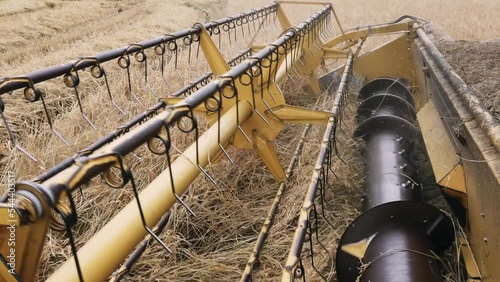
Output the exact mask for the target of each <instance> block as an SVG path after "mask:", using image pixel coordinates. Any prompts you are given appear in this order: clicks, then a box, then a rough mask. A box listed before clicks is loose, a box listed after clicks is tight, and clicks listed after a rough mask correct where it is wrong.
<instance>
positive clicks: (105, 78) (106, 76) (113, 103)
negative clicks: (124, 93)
mask: <svg viewBox="0 0 500 282" xmlns="http://www.w3.org/2000/svg"><path fill="white" fill-rule="evenodd" d="M103 72H104V73H103V76H104V82H105V84H106V89H107V90H108V96H109V100H110V101H111V104H112V105H113V106H115V108H116V109H117V110H118V111H119V112H120V113H121V114H122V116H126V115H127V114H126V113H125V112H124V111H123V110H122V109H121V108H120V107H119V106H118V105H117V104H116V103H115V100H114V99H113V95H112V94H111V88H110V87H109V82H108V75H107V74H106V72H105V71H104V69H103Z"/></svg>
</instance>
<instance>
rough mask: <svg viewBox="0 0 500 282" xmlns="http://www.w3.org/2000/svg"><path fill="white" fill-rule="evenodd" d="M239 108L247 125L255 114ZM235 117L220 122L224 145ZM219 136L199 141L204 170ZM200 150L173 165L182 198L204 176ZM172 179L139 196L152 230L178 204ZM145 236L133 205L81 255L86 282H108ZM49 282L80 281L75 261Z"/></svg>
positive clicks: (163, 177) (164, 176) (243, 105)
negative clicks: (201, 173)
mask: <svg viewBox="0 0 500 282" xmlns="http://www.w3.org/2000/svg"><path fill="white" fill-rule="evenodd" d="M238 106H239V113H238V114H239V119H240V122H244V121H245V120H246V119H248V117H249V116H250V115H251V114H252V107H251V105H250V104H248V103H247V102H245V101H242V102H239V103H238ZM235 116H236V106H233V107H232V108H231V109H230V110H229V111H228V112H227V114H225V115H224V116H223V117H222V118H221V119H220V121H219V122H220V125H221V128H222V129H223V130H221V133H220V138H221V142H222V143H226V142H228V141H229V139H230V138H231V136H232V135H233V134H234V132H235V131H236V130H237V125H236V123H235V122H234V119H235ZM217 134H218V132H217V126H216V125H215V126H212V127H211V128H210V129H209V130H207V131H206V133H205V134H203V135H202V136H201V137H200V139H199V143H200V144H204V146H199V148H198V152H199V164H200V166H201V167H205V166H206V165H207V164H208V155H215V154H216V152H218V151H219V150H220V148H219V146H218V142H217ZM196 147H197V146H196V144H193V145H191V146H190V147H189V148H188V149H187V150H186V151H185V152H184V153H183V154H182V155H181V157H179V158H177V159H176V160H175V161H174V162H173V163H172V165H171V169H172V173H173V174H174V175H175V176H176V177H174V178H173V181H174V185H175V190H176V193H177V194H178V195H182V194H183V193H184V192H185V191H186V189H187V188H188V187H189V185H190V184H191V182H192V181H193V180H194V179H195V178H196V177H197V176H198V175H199V174H200V169H199V168H198V167H197V166H196V150H197V148H196ZM170 177H171V175H170V173H169V170H168V169H167V170H165V171H163V172H162V173H161V174H160V175H159V176H158V177H157V178H156V179H155V180H153V181H152V182H151V183H150V184H149V185H148V186H147V187H146V188H144V189H143V190H142V191H141V193H140V194H139V199H140V201H141V204H142V209H143V212H144V217H145V219H146V222H147V223H148V226H149V227H150V228H153V226H154V225H155V224H156V223H157V222H158V221H159V220H160V218H161V216H162V215H163V214H165V212H167V211H168V210H169V209H170V208H171V207H172V206H173V205H174V204H175V202H176V198H175V197H174V195H173V193H172V187H171V185H170ZM158 195H161V197H159V196H158ZM123 234H127V236H123ZM145 235H146V230H145V229H144V227H143V225H142V221H141V218H140V214H139V210H138V207H137V203H136V202H135V201H132V202H131V203H129V204H128V205H127V206H125V207H124V208H123V209H122V210H121V211H120V212H119V213H118V214H117V215H116V216H115V217H114V218H113V219H112V220H111V221H110V222H109V223H108V224H106V225H105V226H104V227H103V228H102V229H101V230H100V231H99V232H98V233H96V234H95V235H94V236H93V237H92V239H90V240H89V241H88V242H87V244H85V246H83V247H82V248H81V249H80V250H79V251H78V259H79V261H80V265H81V267H82V272H83V277H84V280H85V281H104V280H106V279H107V278H108V277H109V275H110V274H111V273H112V272H113V271H114V270H115V269H116V268H118V267H119V266H120V264H121V263H122V262H123V260H124V259H125V258H127V256H128V255H129V253H130V252H131V251H132V250H133V249H134V248H135V246H136V245H137V244H138V243H139V242H140V241H141V240H142V239H143V238H144V236H145ZM40 245H43V244H40ZM96 258H98V259H96ZM47 281H54V282H59V281H78V275H77V272H76V268H75V261H74V259H73V258H70V259H68V260H67V261H66V262H65V263H64V264H63V265H62V266H61V267H60V268H59V269H58V270H56V272H55V273H54V274H53V275H52V276H51V277H50V278H49V279H48V280H47Z"/></svg>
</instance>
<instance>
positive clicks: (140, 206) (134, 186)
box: [118, 157, 172, 253]
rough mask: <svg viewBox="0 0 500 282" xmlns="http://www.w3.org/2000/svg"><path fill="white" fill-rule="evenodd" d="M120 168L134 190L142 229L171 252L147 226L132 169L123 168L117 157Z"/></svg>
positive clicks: (121, 161)
mask: <svg viewBox="0 0 500 282" xmlns="http://www.w3.org/2000/svg"><path fill="white" fill-rule="evenodd" d="M118 161H119V165H120V169H121V170H122V173H123V174H124V175H125V177H126V178H128V179H129V181H130V184H131V186H132V190H133V192H134V196H135V199H136V202H137V207H138V208H139V214H140V216H141V220H142V224H143V226H144V229H146V231H147V232H148V233H149V235H151V237H153V238H154V239H155V240H156V241H157V242H158V243H159V244H160V245H161V246H162V247H163V248H164V249H165V250H166V251H167V252H169V253H172V250H171V249H170V248H169V247H168V246H167V245H166V244H165V243H164V242H163V241H162V240H161V239H160V238H159V237H158V236H157V235H156V234H155V233H154V232H153V230H151V228H149V226H148V225H147V223H146V218H145V217H144V212H143V211H142V205H141V200H140V199H139V192H138V190H137V186H136V184H135V180H134V176H133V174H132V171H130V170H129V169H125V167H124V165H123V159H122V158H121V157H118Z"/></svg>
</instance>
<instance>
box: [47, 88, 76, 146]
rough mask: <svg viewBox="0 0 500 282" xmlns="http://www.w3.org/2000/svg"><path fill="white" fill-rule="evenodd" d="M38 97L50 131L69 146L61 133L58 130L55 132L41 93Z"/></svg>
mask: <svg viewBox="0 0 500 282" xmlns="http://www.w3.org/2000/svg"><path fill="white" fill-rule="evenodd" d="M40 99H41V100H42V106H43V111H44V112H45V116H46V117H47V122H48V124H49V127H50V131H52V133H54V135H55V136H56V137H57V138H58V139H59V140H61V141H62V142H63V143H64V144H65V145H66V146H70V145H71V144H70V143H69V142H68V141H66V139H64V138H63V137H62V135H61V134H60V133H59V132H57V131H56V129H55V128H54V125H53V123H52V118H51V117H50V115H49V111H48V110H47V104H45V99H44V98H43V93H41V95H40Z"/></svg>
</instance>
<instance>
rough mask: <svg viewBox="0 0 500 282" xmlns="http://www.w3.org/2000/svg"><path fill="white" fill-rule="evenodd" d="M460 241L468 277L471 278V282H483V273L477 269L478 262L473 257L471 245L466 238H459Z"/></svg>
mask: <svg viewBox="0 0 500 282" xmlns="http://www.w3.org/2000/svg"><path fill="white" fill-rule="evenodd" d="M459 241H460V252H461V254H462V257H463V259H464V264H465V269H466V270H467V275H468V276H469V277H468V279H469V281H471V280H472V281H474V280H476V279H477V280H478V281H481V273H480V272H479V268H478V267H477V263H476V260H475V259H474V256H473V255H472V251H471V249H470V246H469V243H468V242H467V241H466V240H465V239H464V238H462V237H461V238H459Z"/></svg>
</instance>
